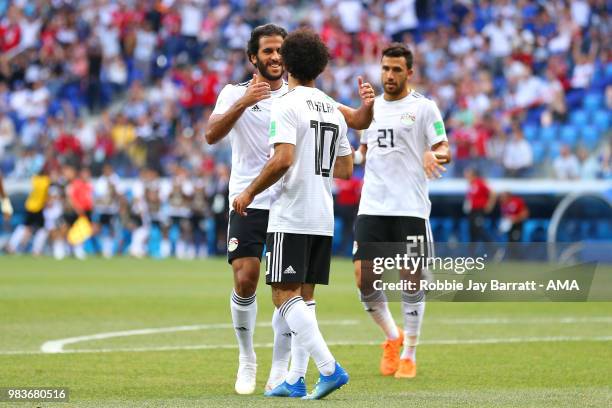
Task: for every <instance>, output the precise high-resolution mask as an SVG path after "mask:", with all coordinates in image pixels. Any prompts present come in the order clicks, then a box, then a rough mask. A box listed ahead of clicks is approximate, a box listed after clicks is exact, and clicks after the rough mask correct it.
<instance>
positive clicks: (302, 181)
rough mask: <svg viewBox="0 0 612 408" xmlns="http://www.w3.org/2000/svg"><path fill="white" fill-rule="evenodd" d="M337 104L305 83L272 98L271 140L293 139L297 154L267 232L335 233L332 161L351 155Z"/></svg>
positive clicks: (272, 208) (277, 193)
mask: <svg viewBox="0 0 612 408" xmlns="http://www.w3.org/2000/svg"><path fill="white" fill-rule="evenodd" d="M337 106H338V104H337V103H336V102H335V101H334V100H333V99H332V98H330V97H329V96H327V95H326V94H325V93H323V92H322V91H320V90H318V89H316V88H310V87H303V86H298V87H295V88H294V89H292V90H290V91H289V92H288V93H287V94H286V95H284V96H282V97H281V98H278V99H276V100H275V101H274V102H273V104H272V113H271V118H270V139H269V143H270V145H272V146H273V145H274V144H275V143H291V144H293V145H295V155H294V162H293V164H292V165H291V167H290V168H289V170H288V171H287V173H285V174H284V175H283V177H282V178H281V179H280V180H279V181H278V183H277V184H276V185H277V187H278V188H277V189H275V190H274V192H273V195H272V202H271V206H270V218H269V221H268V232H287V233H293V234H308V235H326V236H333V234H334V203H333V197H332V192H331V189H332V181H333V176H334V174H333V173H334V164H335V162H336V157H338V156H348V155H349V154H351V145H350V144H349V141H348V139H347V137H346V132H347V125H346V122H345V120H344V116H343V115H342V113H341V112H340V111H339V110H338V108H337Z"/></svg>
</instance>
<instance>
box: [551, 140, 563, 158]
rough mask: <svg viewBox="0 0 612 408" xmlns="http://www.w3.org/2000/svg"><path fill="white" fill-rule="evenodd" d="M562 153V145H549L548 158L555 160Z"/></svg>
mask: <svg viewBox="0 0 612 408" xmlns="http://www.w3.org/2000/svg"><path fill="white" fill-rule="evenodd" d="M560 151H561V144H560V143H551V144H549V145H548V157H549V158H551V159H554V158H555V157H557V156H559V152H560Z"/></svg>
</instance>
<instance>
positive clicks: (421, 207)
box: [359, 91, 448, 219]
mask: <svg viewBox="0 0 612 408" xmlns="http://www.w3.org/2000/svg"><path fill="white" fill-rule="evenodd" d="M447 140H448V139H447V137H446V131H445V129H444V122H443V121H442V115H441V114H440V110H439V109H438V107H437V106H436V103H435V102H434V101H432V100H431V99H428V98H425V97H424V96H422V95H420V94H419V93H417V92H415V91H411V92H410V93H409V94H408V95H407V96H406V97H405V98H403V99H401V100H398V101H386V100H385V99H384V96H383V95H381V96H378V97H377V98H376V100H375V102H374V120H373V121H372V124H371V125H370V127H369V128H368V129H367V130H365V131H364V132H363V134H362V135H361V143H362V144H367V146H368V151H367V153H366V163H365V177H364V182H363V189H362V192H361V201H360V203H359V214H367V215H388V216H409V217H418V218H424V219H429V213H430V211H431V202H430V201H429V189H428V186H427V177H426V175H425V170H424V169H423V155H424V153H425V152H426V151H427V150H430V149H431V146H433V145H435V144H437V143H440V142H442V141H447Z"/></svg>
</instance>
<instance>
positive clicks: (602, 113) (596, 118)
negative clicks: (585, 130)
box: [593, 109, 610, 132]
mask: <svg viewBox="0 0 612 408" xmlns="http://www.w3.org/2000/svg"><path fill="white" fill-rule="evenodd" d="M593 125H595V126H596V127H597V128H598V129H599V130H600V131H602V132H607V131H608V130H610V111H607V110H604V109H601V110H598V111H597V112H595V113H594V114H593Z"/></svg>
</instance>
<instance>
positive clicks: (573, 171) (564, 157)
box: [553, 145, 580, 180]
mask: <svg viewBox="0 0 612 408" xmlns="http://www.w3.org/2000/svg"><path fill="white" fill-rule="evenodd" d="M553 168H554V171H555V178H557V179H560V180H573V179H577V178H578V177H579V176H580V163H579V162H578V159H577V158H576V156H575V155H574V154H573V153H572V151H571V150H570V148H569V147H568V146H567V145H563V146H561V150H560V152H559V156H557V157H556V158H555V160H554V162H553Z"/></svg>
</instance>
